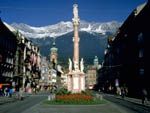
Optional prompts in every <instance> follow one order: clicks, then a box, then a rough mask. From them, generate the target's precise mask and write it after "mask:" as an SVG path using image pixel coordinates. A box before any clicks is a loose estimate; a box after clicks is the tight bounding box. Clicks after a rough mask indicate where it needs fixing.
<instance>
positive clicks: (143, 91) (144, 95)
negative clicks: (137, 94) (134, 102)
mask: <svg viewBox="0 0 150 113" xmlns="http://www.w3.org/2000/svg"><path fill="white" fill-rule="evenodd" d="M147 96H148V94H147V91H146V89H145V88H143V89H142V104H144V103H146V99H147Z"/></svg>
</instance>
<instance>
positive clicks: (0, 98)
mask: <svg viewBox="0 0 150 113" xmlns="http://www.w3.org/2000/svg"><path fill="white" fill-rule="evenodd" d="M15 101H16V99H15V98H14V97H11V98H10V97H5V96H0V105H2V104H6V103H11V102H15Z"/></svg>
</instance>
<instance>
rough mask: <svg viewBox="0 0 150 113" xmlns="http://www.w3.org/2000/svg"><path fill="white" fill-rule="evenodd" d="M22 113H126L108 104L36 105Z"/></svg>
mask: <svg viewBox="0 0 150 113" xmlns="http://www.w3.org/2000/svg"><path fill="white" fill-rule="evenodd" d="M23 113H127V112H126V111H124V110H122V109H120V108H119V107H117V106H115V105H113V104H112V103H110V102H108V103H107V104H101V105H47V104H42V103H40V104H38V105H36V106H33V107H31V108H30V109H28V110H26V111H24V112H23Z"/></svg>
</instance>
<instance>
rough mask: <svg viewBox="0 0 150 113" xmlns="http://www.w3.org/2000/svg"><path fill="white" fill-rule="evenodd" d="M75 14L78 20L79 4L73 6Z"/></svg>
mask: <svg viewBox="0 0 150 113" xmlns="http://www.w3.org/2000/svg"><path fill="white" fill-rule="evenodd" d="M73 14H74V18H78V5H77V4H74V5H73Z"/></svg>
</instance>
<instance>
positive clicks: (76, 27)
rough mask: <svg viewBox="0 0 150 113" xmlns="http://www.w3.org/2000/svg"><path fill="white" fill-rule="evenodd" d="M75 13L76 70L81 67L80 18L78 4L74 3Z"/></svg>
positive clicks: (73, 20)
mask: <svg viewBox="0 0 150 113" xmlns="http://www.w3.org/2000/svg"><path fill="white" fill-rule="evenodd" d="M73 14H74V17H73V18H72V23H73V27H74V38H73V41H74V65H75V66H74V68H75V70H78V69H79V35H78V26H79V24H80V19H79V17H78V5H77V4H74V5H73Z"/></svg>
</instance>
